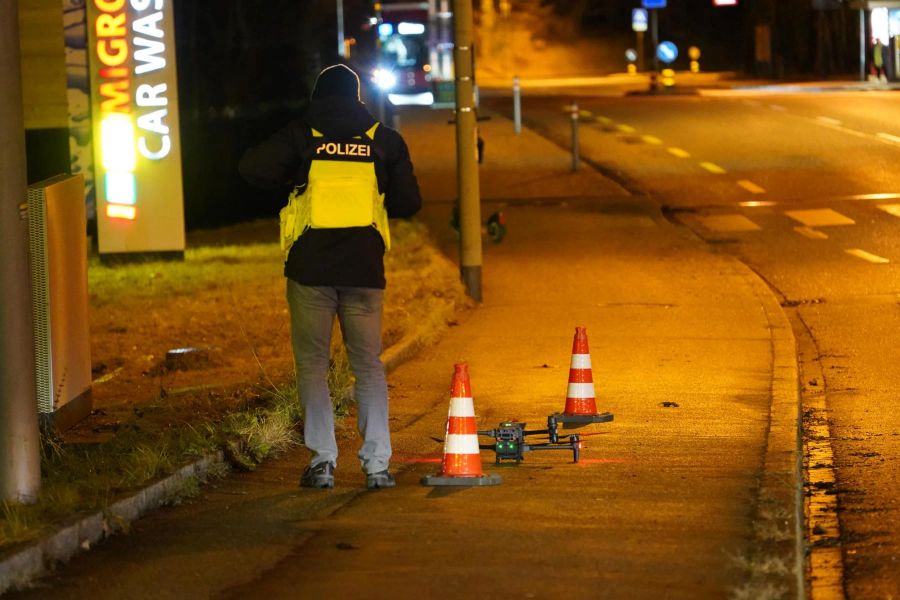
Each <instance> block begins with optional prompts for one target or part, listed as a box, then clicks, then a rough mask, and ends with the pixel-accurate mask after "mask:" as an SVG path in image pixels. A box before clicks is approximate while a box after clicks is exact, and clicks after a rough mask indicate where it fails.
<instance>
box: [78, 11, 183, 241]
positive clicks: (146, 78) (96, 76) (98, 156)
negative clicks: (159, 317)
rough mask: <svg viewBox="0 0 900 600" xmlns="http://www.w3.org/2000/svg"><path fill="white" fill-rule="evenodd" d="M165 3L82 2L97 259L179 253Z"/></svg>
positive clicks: (172, 78) (171, 52) (170, 39)
mask: <svg viewBox="0 0 900 600" xmlns="http://www.w3.org/2000/svg"><path fill="white" fill-rule="evenodd" d="M171 2H172V0H88V1H87V4H88V19H87V20H88V33H89V48H90V52H89V55H90V79H91V106H92V121H93V132H94V169H95V173H94V175H95V182H96V191H97V198H96V200H97V234H98V243H99V250H100V253H101V254H121V253H132V252H137V253H179V254H180V253H181V252H183V251H184V210H183V196H182V185H181V148H180V143H179V136H178V87H177V81H176V72H175V30H174V25H173V18H172V6H171Z"/></svg>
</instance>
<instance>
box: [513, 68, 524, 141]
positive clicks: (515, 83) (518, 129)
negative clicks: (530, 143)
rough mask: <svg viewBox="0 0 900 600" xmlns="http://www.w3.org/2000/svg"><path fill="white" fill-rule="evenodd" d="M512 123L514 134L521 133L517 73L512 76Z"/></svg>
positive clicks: (520, 93) (520, 103) (520, 87)
mask: <svg viewBox="0 0 900 600" xmlns="http://www.w3.org/2000/svg"><path fill="white" fill-rule="evenodd" d="M513 123H514V124H515V131H516V135H519V134H520V133H522V86H521V85H519V76H518V75H516V76H515V77H513Z"/></svg>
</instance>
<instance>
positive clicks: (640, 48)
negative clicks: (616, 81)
mask: <svg viewBox="0 0 900 600" xmlns="http://www.w3.org/2000/svg"><path fill="white" fill-rule="evenodd" d="M635 33H636V35H637V52H638V60H637V70H638V73H643V72H644V62H645V61H644V32H643V31H637V32H635Z"/></svg>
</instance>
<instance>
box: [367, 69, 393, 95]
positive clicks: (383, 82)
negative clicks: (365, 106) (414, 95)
mask: <svg viewBox="0 0 900 600" xmlns="http://www.w3.org/2000/svg"><path fill="white" fill-rule="evenodd" d="M372 81H374V82H375V85H377V86H378V87H379V88H381V89H383V90H389V89H392V88H393V87H394V86H395V85H397V76H396V75H394V74H393V73H392V72H391V71H388V70H387V69H375V71H374V72H373V73H372Z"/></svg>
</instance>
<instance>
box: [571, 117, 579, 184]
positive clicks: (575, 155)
mask: <svg viewBox="0 0 900 600" xmlns="http://www.w3.org/2000/svg"><path fill="white" fill-rule="evenodd" d="M577 170H578V103H577V102H574V101H573V102H572V172H573V173H574V172H575V171H577Z"/></svg>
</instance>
